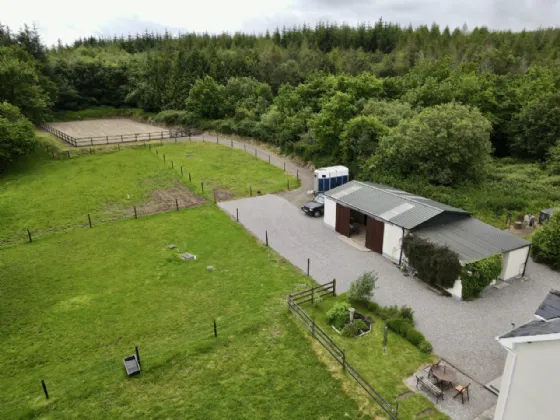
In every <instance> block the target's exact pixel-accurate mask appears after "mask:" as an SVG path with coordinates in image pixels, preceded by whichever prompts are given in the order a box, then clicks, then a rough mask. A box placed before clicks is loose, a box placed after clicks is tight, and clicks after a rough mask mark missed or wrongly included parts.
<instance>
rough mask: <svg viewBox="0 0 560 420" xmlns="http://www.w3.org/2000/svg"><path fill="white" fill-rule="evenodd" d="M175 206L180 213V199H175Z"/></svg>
mask: <svg viewBox="0 0 560 420" xmlns="http://www.w3.org/2000/svg"><path fill="white" fill-rule="evenodd" d="M175 206H176V207H177V211H179V199H177V198H176V199H175Z"/></svg>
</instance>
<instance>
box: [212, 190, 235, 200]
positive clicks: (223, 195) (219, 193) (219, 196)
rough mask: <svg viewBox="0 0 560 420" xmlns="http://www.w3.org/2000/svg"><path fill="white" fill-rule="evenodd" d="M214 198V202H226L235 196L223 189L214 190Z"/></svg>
mask: <svg viewBox="0 0 560 420" xmlns="http://www.w3.org/2000/svg"><path fill="white" fill-rule="evenodd" d="M214 197H216V201H228V200H231V199H232V198H233V197H235V194H234V193H233V192H231V191H230V190H226V189H225V188H215V189H214Z"/></svg>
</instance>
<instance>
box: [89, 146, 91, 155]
mask: <svg viewBox="0 0 560 420" xmlns="http://www.w3.org/2000/svg"><path fill="white" fill-rule="evenodd" d="M89 154H90V155H91V147H90V148H89Z"/></svg>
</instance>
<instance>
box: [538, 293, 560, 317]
mask: <svg viewBox="0 0 560 420" xmlns="http://www.w3.org/2000/svg"><path fill="white" fill-rule="evenodd" d="M535 315H537V316H540V317H541V318H544V319H546V320H549V319H554V318H560V291H558V290H554V289H552V290H551V291H550V293H549V294H548V295H547V296H546V298H545V299H544V300H543V302H542V303H541V305H540V306H539V309H537V312H535Z"/></svg>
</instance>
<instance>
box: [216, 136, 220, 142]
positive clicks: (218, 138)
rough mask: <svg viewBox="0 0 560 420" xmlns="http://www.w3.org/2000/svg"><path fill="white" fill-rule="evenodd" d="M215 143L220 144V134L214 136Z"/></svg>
mask: <svg viewBox="0 0 560 420" xmlns="http://www.w3.org/2000/svg"><path fill="white" fill-rule="evenodd" d="M216 144H220V135H218V136H217V137H216Z"/></svg>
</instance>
